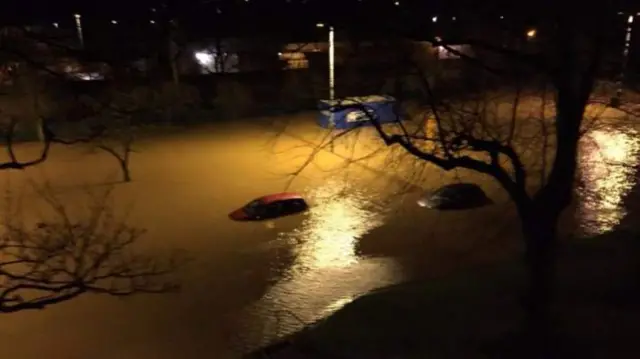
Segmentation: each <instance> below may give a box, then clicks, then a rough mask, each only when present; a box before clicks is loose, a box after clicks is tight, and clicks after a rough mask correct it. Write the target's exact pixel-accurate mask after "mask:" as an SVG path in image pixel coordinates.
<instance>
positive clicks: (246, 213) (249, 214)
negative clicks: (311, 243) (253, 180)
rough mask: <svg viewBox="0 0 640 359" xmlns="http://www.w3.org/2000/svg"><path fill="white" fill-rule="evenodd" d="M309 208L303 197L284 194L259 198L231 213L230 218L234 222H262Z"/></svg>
mask: <svg viewBox="0 0 640 359" xmlns="http://www.w3.org/2000/svg"><path fill="white" fill-rule="evenodd" d="M308 208H309V206H308V205H307V202H306V201H305V200H304V198H302V196H301V195H299V194H297V193H291V192H284V193H277V194H271V195H268V196H263V197H260V198H257V199H255V200H253V201H251V202H249V203H247V204H246V205H245V206H244V207H242V208H239V209H237V210H235V211H233V212H231V213H229V218H230V219H232V220H234V221H260V220H265V219H274V218H278V217H284V216H289V215H292V214H297V213H300V212H304V211H305V210H307V209H308Z"/></svg>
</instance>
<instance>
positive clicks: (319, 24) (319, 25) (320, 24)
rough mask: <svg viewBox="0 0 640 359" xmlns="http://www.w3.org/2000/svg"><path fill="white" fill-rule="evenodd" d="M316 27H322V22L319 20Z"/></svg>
mask: <svg viewBox="0 0 640 359" xmlns="http://www.w3.org/2000/svg"><path fill="white" fill-rule="evenodd" d="M316 27H324V24H323V23H321V22H319V23H317V24H316Z"/></svg>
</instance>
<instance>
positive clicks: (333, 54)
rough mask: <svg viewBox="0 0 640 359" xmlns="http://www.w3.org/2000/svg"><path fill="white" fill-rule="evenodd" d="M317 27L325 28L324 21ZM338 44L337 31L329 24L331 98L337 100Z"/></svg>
mask: <svg viewBox="0 0 640 359" xmlns="http://www.w3.org/2000/svg"><path fill="white" fill-rule="evenodd" d="M316 27H319V28H323V27H324V24H323V23H318V24H316ZM335 71H336V44H335V31H334V30H333V26H329V100H332V101H333V100H335V97H336V91H335V88H336V77H335Z"/></svg>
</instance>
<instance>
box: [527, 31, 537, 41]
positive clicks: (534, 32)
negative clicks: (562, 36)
mask: <svg viewBox="0 0 640 359" xmlns="http://www.w3.org/2000/svg"><path fill="white" fill-rule="evenodd" d="M536 33H537V32H536V29H531V30H529V31H527V37H528V38H530V39H533V38H534V37H536Z"/></svg>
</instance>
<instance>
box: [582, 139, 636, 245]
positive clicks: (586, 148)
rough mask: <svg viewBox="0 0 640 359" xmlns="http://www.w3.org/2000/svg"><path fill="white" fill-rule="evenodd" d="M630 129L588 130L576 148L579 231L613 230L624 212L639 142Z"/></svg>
mask: <svg viewBox="0 0 640 359" xmlns="http://www.w3.org/2000/svg"><path fill="white" fill-rule="evenodd" d="M637 135H638V133H637V131H635V130H634V129H631V128H626V129H611V128H609V129H601V130H596V131H592V132H590V133H589V134H588V135H587V136H586V137H585V138H584V140H583V143H582V146H581V149H580V150H581V152H580V181H579V182H580V185H579V186H578V199H579V207H578V211H577V216H578V220H579V223H580V227H581V232H582V233H583V234H584V235H597V234H602V233H606V232H609V231H611V230H613V229H614V228H615V227H616V226H617V225H618V224H620V222H621V220H622V219H623V218H624V217H625V215H626V214H627V210H626V209H625V206H624V202H623V200H624V198H625V196H626V195H627V194H628V193H629V192H630V191H631V189H632V188H633V186H634V185H635V183H636V172H637V165H638V154H639V153H640V142H639V140H638V137H637Z"/></svg>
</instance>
